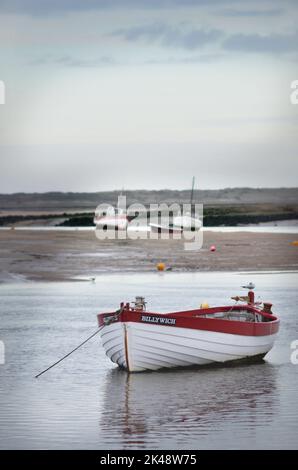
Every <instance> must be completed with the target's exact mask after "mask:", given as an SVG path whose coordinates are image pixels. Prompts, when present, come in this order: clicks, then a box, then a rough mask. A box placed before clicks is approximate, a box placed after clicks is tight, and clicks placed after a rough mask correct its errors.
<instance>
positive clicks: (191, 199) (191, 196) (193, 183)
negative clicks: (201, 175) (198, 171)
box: [190, 176, 195, 214]
mask: <svg viewBox="0 0 298 470" xmlns="http://www.w3.org/2000/svg"><path fill="white" fill-rule="evenodd" d="M194 186H195V177H194V176H193V177H192V186H191V194H190V213H191V214H192V201H193V190H194Z"/></svg>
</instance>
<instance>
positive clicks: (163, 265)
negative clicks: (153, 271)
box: [156, 263, 166, 271]
mask: <svg viewBox="0 0 298 470" xmlns="http://www.w3.org/2000/svg"><path fill="white" fill-rule="evenodd" d="M156 268H157V271H164V270H165V268H166V265H165V263H157V265H156Z"/></svg>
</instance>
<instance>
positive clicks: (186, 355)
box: [98, 290, 279, 372]
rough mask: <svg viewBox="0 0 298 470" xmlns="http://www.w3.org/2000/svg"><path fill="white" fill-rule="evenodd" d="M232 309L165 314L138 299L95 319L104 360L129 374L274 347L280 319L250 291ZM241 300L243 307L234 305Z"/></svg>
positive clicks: (261, 353)
mask: <svg viewBox="0 0 298 470" xmlns="http://www.w3.org/2000/svg"><path fill="white" fill-rule="evenodd" d="M232 299H233V300H235V301H236V302H237V303H236V304H234V305H228V306H222V307H212V308H200V309H195V310H189V311H179V312H171V313H167V314H161V313H153V312H147V311H146V303H145V301H144V299H143V298H142V297H137V298H136V301H135V302H134V303H133V305H131V304H129V303H123V302H122V303H121V304H120V308H119V309H118V310H117V311H114V312H111V313H101V314H99V315H98V323H99V326H100V327H102V329H101V332H100V335H101V339H102V344H103V347H104V349H105V352H106V354H107V356H108V357H109V358H110V359H111V361H112V362H114V363H116V364H118V366H119V367H121V368H123V369H126V370H127V371H128V372H140V371H145V370H157V369H161V368H172V367H187V366H193V365H205V364H211V363H224V362H227V361H237V360H242V359H248V358H262V357H264V356H265V355H266V354H267V353H268V351H270V349H271V348H272V347H273V344H274V340H275V338H276V335H277V333H278V329H279V319H278V318H277V317H276V316H275V315H273V313H272V312H271V307H272V304H270V303H263V304H259V303H255V301H254V292H253V291H252V290H249V292H248V295H247V296H245V297H243V296H240V297H239V296H236V297H232ZM238 302H243V303H238Z"/></svg>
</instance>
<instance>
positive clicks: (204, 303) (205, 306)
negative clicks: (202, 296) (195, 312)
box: [200, 302, 209, 308]
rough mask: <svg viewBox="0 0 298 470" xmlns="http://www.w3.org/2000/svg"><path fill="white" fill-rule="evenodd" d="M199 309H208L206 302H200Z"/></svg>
mask: <svg viewBox="0 0 298 470" xmlns="http://www.w3.org/2000/svg"><path fill="white" fill-rule="evenodd" d="M200 308H209V304H208V302H202V303H201V307H200Z"/></svg>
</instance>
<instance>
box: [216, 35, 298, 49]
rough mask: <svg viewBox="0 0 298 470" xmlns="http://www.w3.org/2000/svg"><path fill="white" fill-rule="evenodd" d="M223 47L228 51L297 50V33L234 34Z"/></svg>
mask: <svg viewBox="0 0 298 470" xmlns="http://www.w3.org/2000/svg"><path fill="white" fill-rule="evenodd" d="M223 47H224V49H226V50H230V51H242V52H265V53H266V52H267V53H277V54H278V53H279V54H280V53H287V52H295V51H298V33H297V32H296V33H295V34H287V35H286V34H270V35H266V36H265V35H261V34H234V35H232V36H230V37H229V38H227V39H226V40H225V41H224V43H223Z"/></svg>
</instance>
